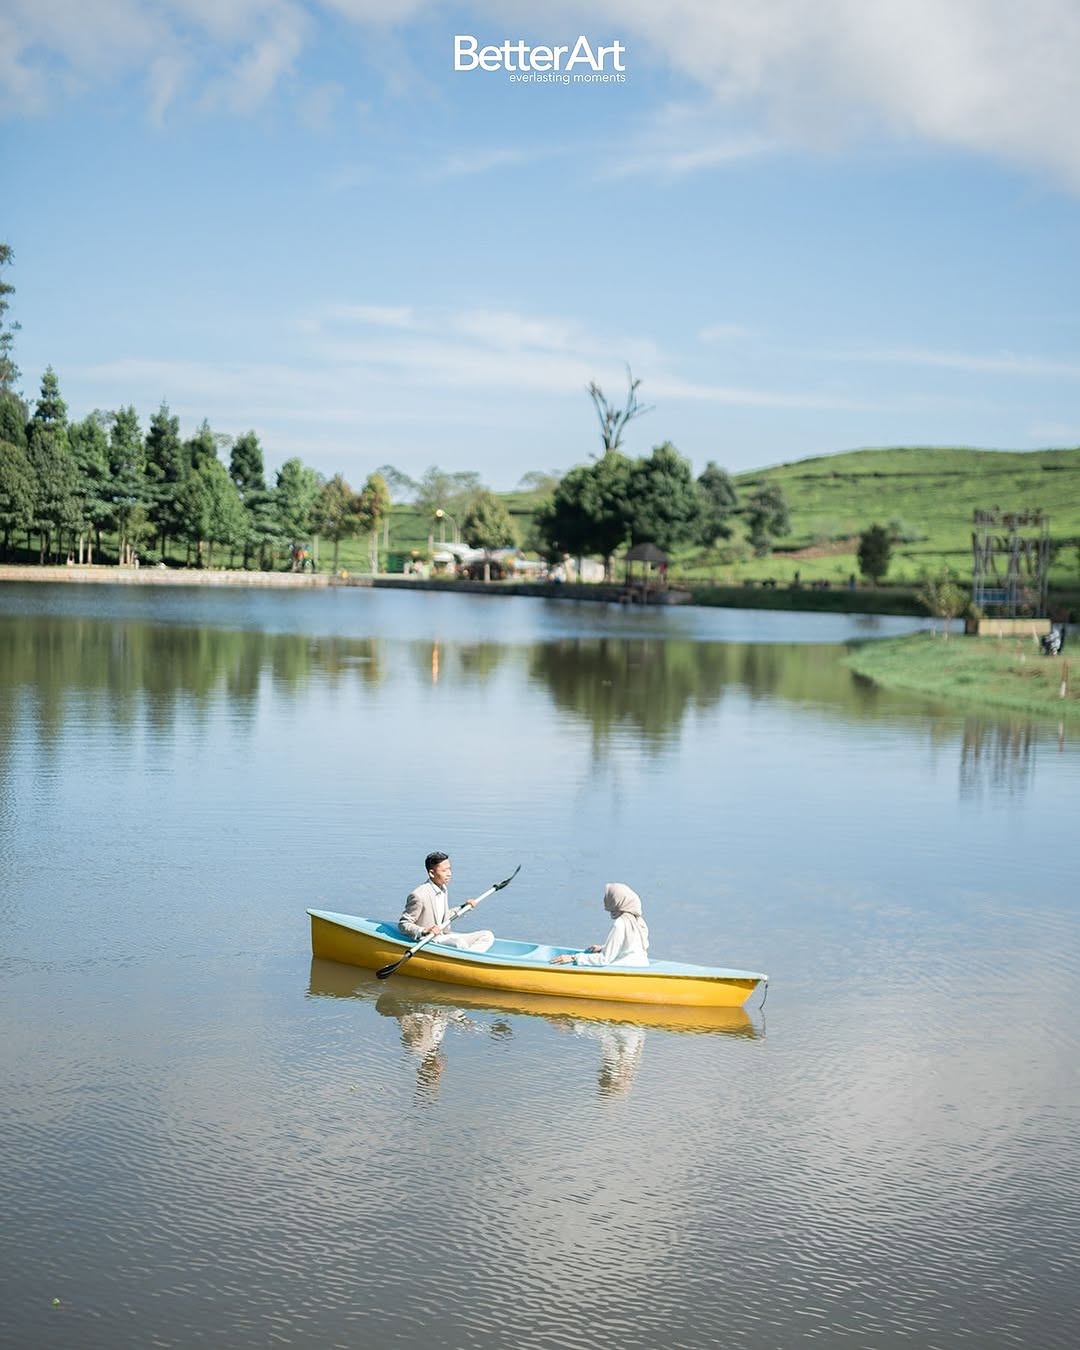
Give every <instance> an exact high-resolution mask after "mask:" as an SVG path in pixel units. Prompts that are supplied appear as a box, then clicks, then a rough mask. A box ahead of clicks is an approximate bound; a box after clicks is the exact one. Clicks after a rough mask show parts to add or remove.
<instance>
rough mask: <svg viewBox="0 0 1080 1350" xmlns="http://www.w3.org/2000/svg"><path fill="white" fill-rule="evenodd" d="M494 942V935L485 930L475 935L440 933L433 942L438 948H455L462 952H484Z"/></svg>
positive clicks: (482, 929)
mask: <svg viewBox="0 0 1080 1350" xmlns="http://www.w3.org/2000/svg"><path fill="white" fill-rule="evenodd" d="M494 941H495V934H494V933H492V932H491V931H490V930H489V929H487V928H481V929H480V930H479V932H476V933H441V934H440V935H439V936H438V937H437V938H436V939H435V942H436V943H437V944H438V946H440V947H457V949H458V950H459V951H463V952H486V951H487V949H488V948H489V947H490V946H491V944H492V943H493V942H494Z"/></svg>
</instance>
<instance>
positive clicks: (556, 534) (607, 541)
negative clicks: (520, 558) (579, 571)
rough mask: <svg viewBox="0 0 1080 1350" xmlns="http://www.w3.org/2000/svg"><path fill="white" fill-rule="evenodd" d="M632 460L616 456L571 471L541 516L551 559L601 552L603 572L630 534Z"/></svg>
mask: <svg viewBox="0 0 1080 1350" xmlns="http://www.w3.org/2000/svg"><path fill="white" fill-rule="evenodd" d="M630 491H631V488H630V461H629V460H628V459H627V458H626V457H625V455H621V454H619V453H618V452H617V451H611V452H610V453H608V454H605V455H604V456H603V458H602V459H599V460H597V462H596V463H595V464H585V465H578V466H577V467H576V468H573V469H571V470H570V472H569V473H568V474H566V476H565V477H564V478H563V480H562V482H560V484H559V486H558V487H557V488H556V489H555V491H554V493H553V494H552V496H551V501H550V502H549V503H547V504H546V505H544V506H543V507H541V508H540V510H539V511H538V512H537V530H538V532H539V533H540V536H541V538H542V539H543V542H544V544H545V548H546V551H547V552H548V554H549V556H551V557H555V556H558V555H559V554H569V555H571V556H573V557H578V558H580V557H583V556H584V555H585V554H587V553H599V554H602V555H603V557H604V566H605V573H606V575H607V576H608V577H610V575H611V560H612V557H613V555H614V553H615V550H616V549H618V548H620V547H621V546H622V545H623V544H624V543H626V541H627V539H628V538H629V535H630V520H631V504H630Z"/></svg>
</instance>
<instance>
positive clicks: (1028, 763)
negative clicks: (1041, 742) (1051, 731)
mask: <svg viewBox="0 0 1080 1350" xmlns="http://www.w3.org/2000/svg"><path fill="white" fill-rule="evenodd" d="M1037 740H1038V736H1037V730H1036V726H1035V723H1034V722H1032V721H1031V720H1021V719H1013V720H1009V721H997V720H995V721H990V720H987V719H985V718H981V717H968V718H966V719H965V721H964V730H963V737H962V740H961V747H960V796H961V797H964V798H974V797H977V796H981V795H982V794H983V793H991V794H1008V795H1010V796H1014V795H1018V794H1020V793H1023V792H1026V791H1027V790H1028V788H1029V787H1030V786H1031V782H1032V779H1033V777H1034V773H1035V746H1036V743H1037Z"/></svg>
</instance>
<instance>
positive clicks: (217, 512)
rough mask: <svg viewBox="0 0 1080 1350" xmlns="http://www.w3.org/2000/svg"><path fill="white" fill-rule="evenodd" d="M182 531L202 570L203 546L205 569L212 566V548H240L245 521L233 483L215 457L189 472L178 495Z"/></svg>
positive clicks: (241, 505)
mask: <svg viewBox="0 0 1080 1350" xmlns="http://www.w3.org/2000/svg"><path fill="white" fill-rule="evenodd" d="M181 503H182V508H183V519H184V529H185V534H186V537H187V540H188V543H189V545H194V547H195V555H196V560H197V565H198V566H199V567H202V566H203V565H204V564H203V557H204V552H203V549H204V545H205V546H206V552H205V558H206V563H205V565H206V566H207V567H213V565H214V545H215V544H221V545H223V546H225V547H227V548H229V549H231V550H232V549H236V548H239V547H241V546H242V543H243V538H244V532H245V529H246V519H245V516H244V506H243V503H242V502H241V500H240V494H239V493H238V492H237V490H236V484H235V483H234V482H233V481H232V479H231V478H230V477H229V473H228V470H227V469H226V468H225V465H224V464H222V462H221V460H220V459H218V458H217V457H216V456H215V457H214V458H213V459H212V460H203V462H202V463H201V464H200V465H199V467H198V468H195V469H192V471H191V474H190V475H189V477H188V480H187V482H186V483H185V484H184V488H183V493H182V496H181Z"/></svg>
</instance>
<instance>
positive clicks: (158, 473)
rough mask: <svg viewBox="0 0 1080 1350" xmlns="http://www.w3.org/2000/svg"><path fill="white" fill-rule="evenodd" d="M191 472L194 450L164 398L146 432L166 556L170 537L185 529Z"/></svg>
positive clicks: (157, 525)
mask: <svg viewBox="0 0 1080 1350" xmlns="http://www.w3.org/2000/svg"><path fill="white" fill-rule="evenodd" d="M190 473H191V452H190V450H189V449H188V447H186V446H185V445H183V444H182V442H181V440H180V419H179V418H178V417H173V416H172V414H171V413H170V412H169V405H168V404H167V403H164V402H163V403H162V405H161V407H160V408H159V409H158V410H157V412H156V413H154V415H153V417H151V419H150V429H149V431H148V432H147V433H146V482H147V500H148V503H149V508H150V519H151V521H152V522H153V526H154V529H155V530H156V531H157V535H158V543H159V551H160V553H161V555H162V557H164V556H165V550H166V548H167V547H168V542H169V540H170V539H173V538H176V537H177V536H178V535H180V534H182V533H183V530H182V525H183V521H182V517H181V507H180V503H181V498H182V495H183V491H184V484H185V483H186V482H187V480H188V476H189V474H190Z"/></svg>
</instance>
